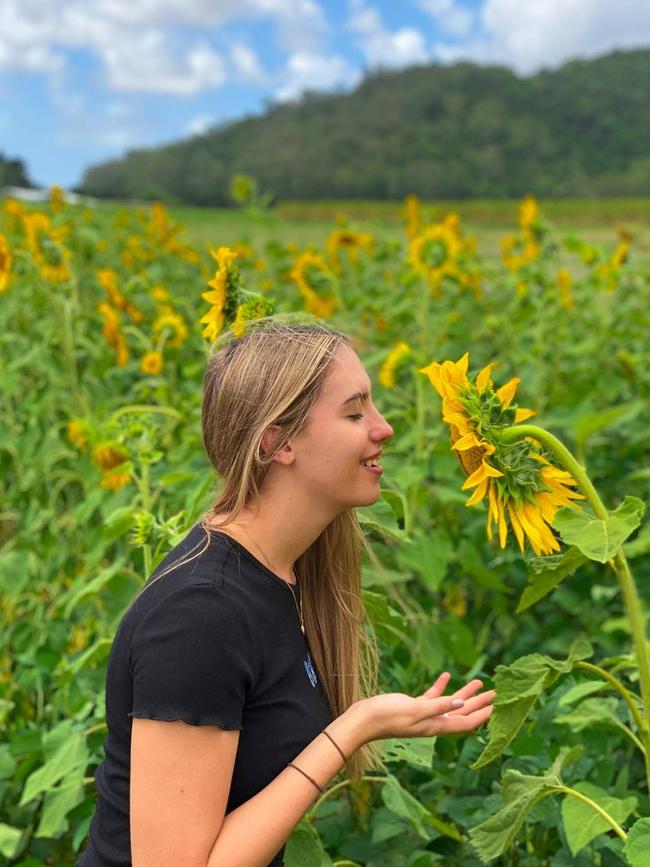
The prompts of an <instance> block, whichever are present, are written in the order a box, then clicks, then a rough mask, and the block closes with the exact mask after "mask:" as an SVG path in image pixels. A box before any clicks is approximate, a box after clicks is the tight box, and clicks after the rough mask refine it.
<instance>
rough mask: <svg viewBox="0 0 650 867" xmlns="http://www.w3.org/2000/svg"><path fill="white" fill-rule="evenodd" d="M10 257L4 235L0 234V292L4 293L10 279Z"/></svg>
mask: <svg viewBox="0 0 650 867" xmlns="http://www.w3.org/2000/svg"><path fill="white" fill-rule="evenodd" d="M11 264H12V256H11V250H10V249H9V244H7V239H6V238H5V236H4V235H2V234H0V292H4V291H5V290H6V288H7V286H8V285H9V278H10V277H11Z"/></svg>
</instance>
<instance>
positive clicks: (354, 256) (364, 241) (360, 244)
mask: <svg viewBox="0 0 650 867" xmlns="http://www.w3.org/2000/svg"><path fill="white" fill-rule="evenodd" d="M373 244H374V239H373V237H372V235H371V234H370V233H369V232H355V231H354V230H353V229H345V228H342V229H334V231H333V232H331V233H330V235H329V236H328V238H327V241H326V243H325V247H326V249H327V255H328V257H329V260H330V262H331V263H332V265H333V267H334V268H335V270H337V271H340V270H341V264H342V262H341V259H342V255H341V254H342V252H343V251H345V253H346V254H347V257H348V260H349V261H350V262H351V263H352V264H356V263H357V261H358V259H359V251H360V250H364V251H365V252H366V253H371V252H372V248H373Z"/></svg>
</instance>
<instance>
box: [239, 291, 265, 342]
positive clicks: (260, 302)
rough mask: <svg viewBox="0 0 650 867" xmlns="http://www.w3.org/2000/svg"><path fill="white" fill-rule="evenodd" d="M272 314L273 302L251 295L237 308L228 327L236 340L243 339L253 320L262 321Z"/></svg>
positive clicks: (260, 296)
mask: <svg viewBox="0 0 650 867" xmlns="http://www.w3.org/2000/svg"><path fill="white" fill-rule="evenodd" d="M272 312H273V302H272V301H271V300H270V299H269V298H264V297H263V296H262V295H253V296H251V297H250V298H247V299H246V301H244V302H243V303H242V304H240V305H239V307H238V308H237V315H236V316H235V319H234V321H233V323H232V325H231V326H230V328H231V329H232V333H233V334H234V335H235V337H236V338H237V339H239V338H240V337H243V336H244V334H246V332H247V331H248V327H249V323H250V322H253V321H254V320H255V319H262V318H263V317H265V316H269V315H270V314H271V313H272Z"/></svg>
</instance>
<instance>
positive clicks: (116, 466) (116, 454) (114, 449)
mask: <svg viewBox="0 0 650 867" xmlns="http://www.w3.org/2000/svg"><path fill="white" fill-rule="evenodd" d="M93 458H94V460H95V463H96V464H97V466H98V467H99V469H100V471H101V473H102V480H101V482H100V483H99V485H100V487H101V488H107V489H109V490H111V491H117V490H119V489H120V488H123V487H124V485H127V484H128V483H129V481H130V480H131V473H130V472H129V471H128V470H129V467H128V464H127V462H128V460H129V455H128V453H127V452H126V450H125V449H124V448H123V447H122V446H121V445H120V444H119V443H115V442H103V443H100V444H99V445H98V446H96V447H95V448H94V449H93ZM117 470H119V472H117Z"/></svg>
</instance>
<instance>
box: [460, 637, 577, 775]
mask: <svg viewBox="0 0 650 867" xmlns="http://www.w3.org/2000/svg"><path fill="white" fill-rule="evenodd" d="M591 654H592V649H591V645H590V644H589V643H588V642H587V641H585V640H584V639H582V638H578V639H577V640H576V641H574V643H573V645H572V647H571V650H570V652H569V656H568V657H567V658H566V659H565V660H557V659H552V658H551V657H550V656H542V655H541V654H539V653H531V654H529V655H528V656H522V657H521V658H520V659H517V660H516V661H515V662H513V663H512V665H497V668H496V672H495V675H494V689H495V690H496V696H495V698H494V709H493V711H492V715H491V716H490V719H489V720H488V743H487V745H486V746H485V749H484V750H483V752H482V753H481V755H480V756H479V757H478V759H477V760H476V761H475V762H474V764H473V765H471V767H472V768H481V767H483V765H487V764H488V763H489V762H491V761H493V760H494V759H496V758H497V757H498V756H500V755H501V753H502V752H503V751H504V750H505V748H506V747H507V746H508V744H509V743H510V742H511V741H512V740H513V738H514V737H515V735H516V734H517V732H518V731H519V729H520V728H521V726H522V725H523V722H524V720H525V719H526V717H527V716H528V712H529V711H530V709H531V708H532V707H533V705H534V704H535V702H536V701H537V698H538V696H539V695H540V694H541V693H542V692H543V691H544V690H545V689H547V688H548V687H549V686H551V685H552V684H553V683H555V681H556V680H557V679H558V677H559V676H560V674H567V673H568V672H569V671H571V669H572V668H573V667H574V665H575V663H576V662H578V661H579V660H580V659H585V658H587V657H588V656H591Z"/></svg>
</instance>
